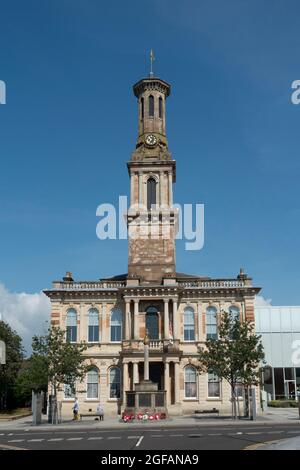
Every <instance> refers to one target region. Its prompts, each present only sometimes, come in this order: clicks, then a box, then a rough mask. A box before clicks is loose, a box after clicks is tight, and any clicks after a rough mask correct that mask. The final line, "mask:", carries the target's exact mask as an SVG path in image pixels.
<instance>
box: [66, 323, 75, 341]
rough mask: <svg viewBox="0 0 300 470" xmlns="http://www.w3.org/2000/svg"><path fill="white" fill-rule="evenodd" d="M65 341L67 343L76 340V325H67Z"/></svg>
mask: <svg viewBox="0 0 300 470" xmlns="http://www.w3.org/2000/svg"><path fill="white" fill-rule="evenodd" d="M67 341H68V342H69V343H76V341H77V326H67Z"/></svg>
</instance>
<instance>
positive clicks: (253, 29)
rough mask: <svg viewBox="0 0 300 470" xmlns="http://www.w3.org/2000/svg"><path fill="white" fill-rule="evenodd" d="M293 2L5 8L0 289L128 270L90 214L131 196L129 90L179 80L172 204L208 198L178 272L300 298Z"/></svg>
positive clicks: (0, 63) (171, 126) (80, 0)
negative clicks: (201, 229)
mask: <svg viewBox="0 0 300 470" xmlns="http://www.w3.org/2000/svg"><path fill="white" fill-rule="evenodd" d="M299 30H300V4H299V2H298V1H297V0H295V1H294V0H287V1H279V0H268V1H263V0H251V1H250V0H248V1H243V0H236V1H233V0H228V1H226V2H224V1H223V0H219V1H213V0H207V1H203V0H187V1H185V2H182V1H177V0H172V1H171V0H164V1H163V2H162V1H157V0H152V1H151V2H146V1H142V0H140V1H128V2H124V1H111V2H104V1H99V0H98V1H97V0H51V1H50V0H49V1H45V0H43V1H41V0H27V1H26V2H20V1H17V0H9V1H5V0H2V1H1V29H0V43H1V48H0V80H4V81H5V82H6V86H7V104H6V105H4V106H0V143H1V144H0V159H1V160H0V162H1V167H0V168H1V177H0V178H1V179H0V181H1V184H0V234H1V244H0V281H1V282H2V283H3V284H4V285H5V286H6V288H7V289H8V290H9V291H12V292H26V293H35V292H39V291H40V290H41V289H43V288H46V287H49V286H50V285H51V282H52V280H54V279H59V278H61V277H62V276H63V275H64V272H65V271H67V270H68V271H72V272H73V274H74V277H75V279H78V280H79V279H81V280H86V279H98V278H101V277H105V276H110V275H113V274H118V273H122V272H126V270H127V242H126V241H100V240H98V239H97V238H96V231H95V230H96V224H97V218H96V208H97V206H98V205H99V204H101V203H103V202H110V203H116V202H117V200H118V196H119V195H126V194H128V193H129V180H128V175H127V169H126V162H127V160H128V159H129V158H130V154H131V152H132V151H133V149H134V146H135V140H136V136H137V109H136V99H135V97H134V96H133V93H132V85H133V83H135V82H136V81H137V80H139V79H140V78H142V77H143V76H146V75H147V74H148V72H149V60H148V55H149V50H150V48H153V49H154V51H155V55H156V60H155V69H154V70H155V73H156V74H157V75H158V76H160V77H161V78H163V79H164V80H166V81H168V82H170V83H171V85H172V94H171V96H170V97H169V99H168V106H167V133H168V140H169V146H170V150H171V152H172V154H173V157H174V158H175V159H176V161H177V182H176V185H175V188H174V189H175V201H176V202H180V203H204V204H205V245H204V248H203V249H202V250H201V251H199V252H195V251H185V250H184V245H183V243H182V242H178V243H177V270H178V271H183V272H191V273H197V274H200V275H208V276H211V277H235V276H236V274H237V273H238V271H239V268H240V266H244V267H245V269H246V271H247V273H249V275H251V276H253V278H254V282H255V284H256V285H259V286H262V287H263V291H262V293H263V295H264V296H265V297H267V298H271V299H272V303H273V304H281V305H284V304H287V305H290V304H291V305H293V304H297V305H299V304H300V294H299V292H300V290H299V280H300V279H299V277H300V276H299V257H300V256H299V240H300V223H299V216H300V203H299V173H300V158H299V121H300V105H299V106H295V105H293V104H292V103H291V93H292V90H291V83H292V82H293V81H294V80H296V79H300V69H299V45H300V36H299Z"/></svg>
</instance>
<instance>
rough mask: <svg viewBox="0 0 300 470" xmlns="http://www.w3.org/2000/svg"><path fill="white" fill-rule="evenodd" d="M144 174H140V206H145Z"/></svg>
mask: <svg viewBox="0 0 300 470" xmlns="http://www.w3.org/2000/svg"><path fill="white" fill-rule="evenodd" d="M143 202H144V201H143V173H142V172H141V171H140V172H139V204H143Z"/></svg>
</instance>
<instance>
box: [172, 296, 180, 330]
mask: <svg viewBox="0 0 300 470" xmlns="http://www.w3.org/2000/svg"><path fill="white" fill-rule="evenodd" d="M179 331H180V325H179V319H178V312H177V299H173V335H174V339H179Z"/></svg>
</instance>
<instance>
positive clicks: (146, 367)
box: [144, 340, 149, 380]
mask: <svg viewBox="0 0 300 470" xmlns="http://www.w3.org/2000/svg"><path fill="white" fill-rule="evenodd" d="M144 380H149V341H148V340H145V341H144Z"/></svg>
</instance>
